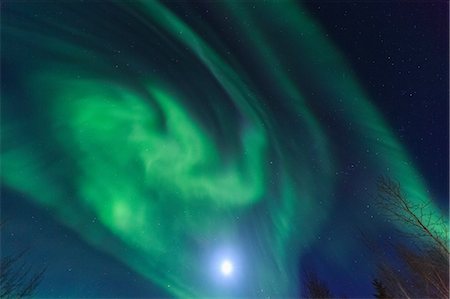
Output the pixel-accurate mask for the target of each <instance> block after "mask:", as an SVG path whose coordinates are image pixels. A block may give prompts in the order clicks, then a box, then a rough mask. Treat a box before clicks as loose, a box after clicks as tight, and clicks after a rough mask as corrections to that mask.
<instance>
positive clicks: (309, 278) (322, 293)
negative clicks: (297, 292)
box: [303, 271, 333, 298]
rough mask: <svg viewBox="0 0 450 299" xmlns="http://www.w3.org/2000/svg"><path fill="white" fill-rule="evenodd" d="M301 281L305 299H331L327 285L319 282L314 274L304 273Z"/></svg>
mask: <svg viewBox="0 0 450 299" xmlns="http://www.w3.org/2000/svg"><path fill="white" fill-rule="evenodd" d="M303 281H304V282H303V285H304V288H305V294H304V295H305V297H306V298H333V295H332V294H331V291H330V289H329V288H328V286H327V284H326V283H325V282H324V281H322V280H320V279H319V278H318V277H317V275H316V273H314V272H312V271H304V276H303Z"/></svg>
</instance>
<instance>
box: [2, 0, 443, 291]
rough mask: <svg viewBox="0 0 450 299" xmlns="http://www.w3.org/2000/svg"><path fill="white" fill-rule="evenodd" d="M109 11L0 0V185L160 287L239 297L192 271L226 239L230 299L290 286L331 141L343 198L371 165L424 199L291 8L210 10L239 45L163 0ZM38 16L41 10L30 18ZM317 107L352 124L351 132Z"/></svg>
mask: <svg viewBox="0 0 450 299" xmlns="http://www.w3.org/2000/svg"><path fill="white" fill-rule="evenodd" d="M96 5H97V6H96ZM103 5H104V4H103ZM109 5H110V6H115V9H116V11H117V12H116V13H115V14H113V16H109V18H110V19H106V18H105V19H102V18H99V17H97V16H96V15H95V14H97V13H98V14H99V15H101V11H102V8H104V7H103V6H102V4H95V5H94V4H92V5H87V4H78V6H77V5H75V4H70V3H65V4H56V2H55V3H53V4H52V3H49V4H42V3H41V4H40V5H38V4H36V3H35V4H27V5H25V4H20V3H16V4H10V7H7V9H9V11H8V14H6V15H5V17H4V18H3V26H2V27H3V28H2V38H3V41H4V42H3V44H4V46H3V53H4V56H5V60H6V61H7V62H6V67H7V68H8V69H13V70H14V74H13V73H12V72H11V75H10V77H8V76H9V73H7V74H6V76H7V77H8V80H9V81H8V82H10V83H7V84H6V85H7V86H6V88H5V89H4V93H3V94H2V111H1V113H2V114H1V117H2V118H1V122H2V123H1V138H2V144H1V154H2V165H1V178H2V186H6V187H8V188H11V189H13V190H16V191H18V192H20V193H22V194H24V195H26V198H27V199H30V200H32V201H33V202H35V203H36V204H38V205H40V206H42V207H44V208H46V209H48V210H49V211H51V212H52V213H53V215H55V217H57V218H58V219H59V221H60V222H61V223H63V224H65V225H67V226H68V227H70V228H72V229H73V230H74V231H76V232H77V233H78V234H79V235H80V236H81V237H82V238H83V239H84V240H86V241H87V242H88V243H90V244H91V245H93V246H94V247H96V248H98V249H99V250H101V251H104V252H106V253H108V254H110V255H111V256H113V257H115V258H116V259H118V260H120V261H122V262H123V263H125V264H126V265H128V266H129V267H130V268H132V269H134V270H135V271H137V272H139V273H140V274H142V275H143V276H145V277H147V278H148V279H149V280H151V281H153V282H154V283H156V284H158V285H159V286H161V287H162V288H165V289H166V290H167V292H168V293H170V294H172V295H174V296H176V297H181V298H185V297H193V298H200V297H211V296H213V297H227V296H232V295H234V294H236V292H235V291H233V290H232V288H227V287H226V286H223V285H221V284H220V283H216V284H214V283H211V282H210V281H209V280H208V279H207V278H208V276H209V275H210V273H209V272H208V271H209V269H206V270H205V268H208V267H207V266H205V265H206V264H207V262H205V259H207V256H208V255H212V254H213V252H214V251H215V250H216V249H217V248H220V247H221V246H225V247H226V246H229V247H236V248H237V249H236V250H237V251H239V252H240V254H241V256H242V260H244V261H246V262H245V263H243V264H245V269H243V270H242V273H245V276H246V277H245V281H246V283H245V284H246V285H248V286H247V287H246V288H247V289H245V290H243V291H242V290H241V291H240V293H239V292H238V293H239V294H245V295H246V296H261V295H271V296H276V297H283V296H293V295H295V294H296V292H298V290H297V289H296V285H297V281H298V278H297V276H298V274H297V271H298V270H297V269H298V264H297V263H296V262H293V259H294V260H296V258H295V257H298V256H301V254H302V252H303V251H304V250H306V248H308V246H310V245H311V244H312V243H313V242H314V240H315V235H316V234H317V233H318V232H319V231H320V228H321V225H323V223H324V222H325V221H326V220H327V217H329V216H330V215H332V211H333V206H334V205H335V204H336V203H335V199H336V192H337V191H336V186H338V185H339V184H341V183H342V182H340V179H339V178H338V177H337V176H336V172H337V171H338V170H339V168H340V167H342V164H343V162H342V161H341V160H340V157H339V155H338V154H337V153H336V152H337V149H339V148H340V147H341V146H342V147H345V149H344V150H348V151H351V152H352V153H354V154H355V156H357V157H358V158H359V159H360V160H362V161H364V163H365V165H367V169H366V172H365V173H364V176H365V178H367V181H365V182H364V183H361V186H362V187H361V190H358V191H357V192H356V197H358V196H360V197H364V196H367V192H368V188H369V190H370V186H371V185H373V184H374V181H373V179H374V177H373V174H374V173H375V174H388V175H389V176H391V177H394V178H398V179H399V180H400V181H401V182H402V186H403V188H404V190H405V193H406V194H407V195H408V196H409V198H411V199H414V200H416V201H423V200H427V199H428V195H427V192H426V187H425V184H424V181H423V179H422V178H421V176H420V175H419V174H418V172H417V171H416V170H415V169H414V166H413V165H412V164H411V162H410V159H409V158H408V154H407V153H406V151H405V150H404V149H403V148H402V146H401V145H400V144H399V142H398V141H397V140H396V138H395V137H394V135H393V133H392V132H391V131H390V130H389V128H388V126H387V124H386V123H385V121H384V120H383V118H382V116H381V115H380V113H378V112H377V110H376V108H375V106H374V105H373V104H371V102H370V101H369V99H368V96H367V95H366V94H365V92H364V91H363V90H362V88H361V87H360V86H359V84H358V82H357V79H356V78H355V76H354V75H353V73H352V71H351V70H350V68H349V66H347V65H346V63H345V60H344V58H343V56H342V55H341V54H340V53H339V52H338V51H337V50H336V49H335V47H334V46H333V45H332V44H331V42H330V41H329V40H328V39H327V38H326V34H325V33H324V32H323V30H322V29H321V28H320V26H319V25H318V24H317V23H315V22H314V20H312V19H311V17H310V16H308V14H307V12H306V10H305V9H304V8H303V7H301V6H300V5H299V4H296V3H291V2H284V1H283V2H282V3H278V2H273V3H265V4H264V5H262V4H261V5H258V7H254V5H253V4H252V3H246V4H241V3H239V2H235V1H230V2H228V3H227V2H223V3H222V2H220V3H214V4H212V8H211V10H212V12H211V13H212V14H213V13H215V14H217V15H223V16H226V17H223V18H222V19H223V22H224V23H223V24H222V25H223V26H230V24H232V26H233V28H234V30H235V32H238V34H239V36H238V37H236V36H234V37H230V39H232V38H239V40H240V41H241V43H240V47H241V48H240V50H239V51H237V50H236V48H233V47H232V45H231V43H229V44H228V43H227V42H226V40H225V39H221V38H220V35H219V33H217V32H216V31H215V30H217V29H215V27H214V26H210V25H209V24H208V21H207V20H204V19H201V18H192V19H188V20H187V19H186V18H184V17H183V16H181V15H179V14H177V13H176V12H174V11H173V10H171V9H169V7H168V5H166V4H161V3H158V2H156V1H141V2H130V3H125V2H124V3H121V4H117V3H116V4H109ZM182 5H183V4H182ZM41 6H44V7H41ZM59 6H61V7H59ZM63 8H66V9H65V10H64V11H68V12H69V11H70V13H68V14H67V15H65V16H64V17H63V16H61V15H58V13H57V12H58V11H60V9H63ZM185 10H186V11H189V12H190V13H191V14H195V9H191V10H190V8H189V6H188V5H187V4H186V7H185ZM44 11H54V12H55V13H54V14H49V15H48V16H46V17H42V18H40V17H34V18H32V17H30V16H33V15H34V14H35V13H36V15H39V14H44V13H43V12H44ZM125 18H128V19H131V20H133V21H132V22H131V24H130V22H128V23H127V22H125V21H123V20H124V19H125ZM80 19H81V20H82V22H81V23H82V24H81V23H80V21H79V20H80ZM193 20H195V22H194V21H193ZM127 26H128V27H130V28H131V27H132V28H135V30H134V32H133V33H127V28H128V27H127ZM128 30H130V29H129V28H128ZM18 49H22V50H18ZM24 49H27V50H24ZM29 49H32V50H29ZM31 52H32V53H33V54H32V55H30V54H29V53H31ZM244 56H246V57H248V61H245V59H243V57H244ZM250 66H251V67H250ZM11 82H13V83H11ZM306 85H308V86H310V87H309V88H313V89H314V90H315V94H314V95H311V93H309V92H308V93H307V92H305V91H304V90H305V89H307V88H306ZM322 115H333V117H334V118H335V119H334V121H335V122H336V123H337V124H339V123H344V122H347V123H348V122H350V123H351V124H352V127H351V129H350V133H347V136H346V139H348V140H345V141H343V140H342V137H341V136H339V134H338V133H336V132H335V131H334V129H333V128H332V127H330V126H326V125H325V123H326V122H325V121H324V120H323V118H321V116H322ZM344 144H345V145H344ZM371 175H372V176H371ZM364 187H366V188H364ZM358 192H359V193H358ZM430 209H431V211H432V212H434V213H435V215H436V217H437V216H439V215H441V211H439V210H438V209H437V208H436V207H430ZM353 217H355V218H354V219H355V220H354V221H358V219H357V217H358V216H355V215H353ZM246 238H247V239H249V240H251V241H245V239H246ZM248 242H251V244H252V246H253V247H252V250H248V252H246V250H245V247H246V246H244V244H246V243H247V245H249V243H248ZM343 243H345V242H343ZM341 246H343V249H342V251H345V249H346V248H347V246H348V247H350V246H351V245H350V244H347V245H346V244H342V245H341ZM336 250H338V249H336ZM243 267H244V266H243ZM202 278H203V279H202ZM262 289H263V292H264V293H263V294H262V293H261V292H262Z"/></svg>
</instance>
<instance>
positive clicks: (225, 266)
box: [220, 260, 233, 276]
mask: <svg viewBox="0 0 450 299" xmlns="http://www.w3.org/2000/svg"><path fill="white" fill-rule="evenodd" d="M220 271H221V272H222V274H223V275H225V276H229V275H231V273H233V264H232V263H231V262H230V261H229V260H224V261H223V262H222V264H221V265H220Z"/></svg>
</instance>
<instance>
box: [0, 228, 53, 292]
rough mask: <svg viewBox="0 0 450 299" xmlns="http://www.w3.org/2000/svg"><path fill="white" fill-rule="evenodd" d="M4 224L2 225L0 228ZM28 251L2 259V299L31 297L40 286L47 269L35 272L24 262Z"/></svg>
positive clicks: (0, 285) (0, 286)
mask: <svg viewBox="0 0 450 299" xmlns="http://www.w3.org/2000/svg"><path fill="white" fill-rule="evenodd" d="M2 226H3V224H0V228H1V227H2ZM26 253H27V250H24V251H22V252H20V253H18V254H15V255H9V256H5V257H2V259H1V262H0V298H5V299H10V298H11V299H12V298H14V299H17V298H26V297H31V296H32V295H33V294H34V292H35V291H36V288H37V287H38V285H39V284H40V282H41V280H42V277H43V275H44V272H45V270H46V269H45V268H44V269H42V270H41V271H39V272H33V271H32V267H31V266H30V265H28V264H27V263H26V262H24V261H23V258H24V256H25V255H26Z"/></svg>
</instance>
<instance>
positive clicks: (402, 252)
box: [377, 178, 449, 298]
mask: <svg viewBox="0 0 450 299" xmlns="http://www.w3.org/2000/svg"><path fill="white" fill-rule="evenodd" d="M377 199H378V200H377V205H378V207H380V208H381V211H382V212H383V214H384V216H385V217H387V218H388V219H390V220H392V221H396V222H398V223H400V224H401V225H403V226H404V227H406V232H405V231H402V235H403V236H404V237H408V242H399V243H398V244H394V245H393V248H394V252H395V255H396V257H397V261H392V260H391V261H386V260H383V261H381V262H380V263H379V265H378V269H379V271H378V272H379V273H378V274H379V276H380V277H381V278H382V280H383V282H384V288H385V291H386V292H387V293H389V295H391V296H392V297H394V298H397V297H401V298H417V297H420V298H449V283H448V275H449V264H448V263H449V248H448V224H447V222H446V221H445V220H444V218H443V217H437V216H438V215H435V214H433V212H430V211H428V206H429V205H430V202H421V203H417V204H413V203H412V202H411V201H410V200H409V199H408V198H407V197H406V196H405V194H404V193H403V192H402V191H401V188H400V184H399V183H398V182H395V181H393V180H391V179H389V178H381V179H380V180H379V181H378V197H377Z"/></svg>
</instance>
